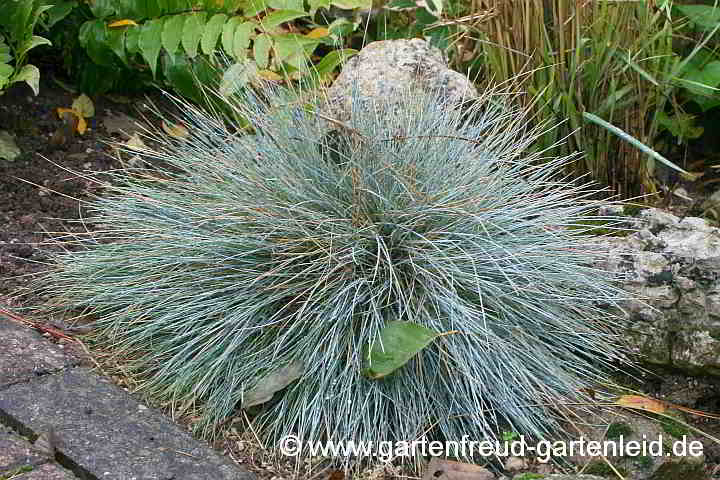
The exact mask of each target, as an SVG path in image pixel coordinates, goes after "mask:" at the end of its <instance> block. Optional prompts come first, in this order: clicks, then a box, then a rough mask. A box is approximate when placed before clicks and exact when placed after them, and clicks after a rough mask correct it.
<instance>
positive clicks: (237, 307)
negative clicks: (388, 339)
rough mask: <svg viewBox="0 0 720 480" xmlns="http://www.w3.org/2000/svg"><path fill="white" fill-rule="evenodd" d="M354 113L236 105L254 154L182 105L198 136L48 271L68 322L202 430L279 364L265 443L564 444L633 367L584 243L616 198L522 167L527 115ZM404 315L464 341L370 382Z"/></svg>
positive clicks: (490, 110) (127, 188) (287, 102)
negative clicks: (572, 421)
mask: <svg viewBox="0 0 720 480" xmlns="http://www.w3.org/2000/svg"><path fill="white" fill-rule="evenodd" d="M500 93H502V92H500ZM352 96H353V99H352V100H353V101H352V102H351V105H352V107H351V111H350V113H349V115H348V117H349V119H347V120H344V121H338V120H337V119H333V118H330V117H328V115H327V114H324V113H322V112H323V111H324V110H323V107H322V105H323V100H322V95H317V96H316V97H313V98H308V96H307V95H306V94H305V96H303V95H300V94H297V92H295V93H293V92H290V91H288V90H283V89H281V88H277V87H273V88H271V87H268V89H265V90H263V91H262V92H261V93H248V94H246V95H244V96H242V97H241V98H239V99H237V100H232V99H225V100H223V101H224V102H226V106H227V107H229V108H231V109H233V110H234V111H235V112H236V113H237V114H238V115H239V116H242V117H243V118H246V119H247V120H248V122H249V124H251V125H252V126H253V128H252V132H251V133H248V134H246V135H239V134H238V133H237V132H231V131H228V130H227V129H226V128H225V126H224V124H223V122H222V121H221V120H220V119H219V118H217V117H216V116H213V115H211V114H208V113H204V112H201V111H198V110H195V109H193V108H192V107H190V106H185V108H184V109H185V111H186V116H185V117H184V122H185V123H186V125H187V126H188V130H189V132H190V135H189V136H188V137H187V138H171V137H164V136H163V135H157V136H156V138H155V140H157V141H160V142H162V144H161V145H160V146H159V147H158V148H156V149H154V150H152V151H150V150H148V151H145V152H144V153H143V155H144V157H145V158H146V159H147V160H149V161H152V162H156V163H157V161H158V160H159V161H160V163H159V164H160V165H162V166H156V167H154V168H148V169H128V170H124V171H120V172H117V173H116V174H115V178H114V179H113V180H112V181H111V182H108V183H107V185H106V187H107V188H108V189H109V190H110V192H109V193H108V194H105V195H103V196H101V197H99V198H97V199H95V200H94V201H93V202H92V203H91V209H92V218H87V219H85V222H88V223H90V224H94V225H103V228H102V229H99V230H96V231H91V232H90V233H88V234H87V235H86V236H74V237H66V238H64V239H61V240H63V241H66V242H71V243H72V242H74V243H75V244H76V245H75V246H76V247H78V246H79V247H80V248H74V249H68V251H67V252H65V253H63V254H61V255H59V256H58V257H57V258H56V260H57V267H56V268H55V269H54V270H53V271H52V272H51V273H50V275H49V276H48V278H47V288H48V291H49V293H50V294H51V295H52V298H54V301H55V303H56V304H57V305H61V306H69V307H71V308H74V309H80V310H81V311H84V312H87V314H88V315H92V318H93V319H94V326H95V331H94V334H93V335H94V340H95V342H97V346H98V347H99V348H102V349H103V350H104V351H107V352H110V353H112V354H113V355H114V359H115V361H118V362H120V363H122V364H123V365H124V369H125V371H127V372H129V373H131V374H132V375H133V376H134V377H135V378H136V379H137V381H138V382H139V383H138V385H139V387H140V390H141V391H142V392H144V393H146V394H147V395H149V396H150V397H151V398H154V399H156V400H157V401H158V402H164V403H166V404H169V405H171V407H172V408H173V410H174V411H175V412H176V413H179V412H192V413H193V414H198V415H199V420H198V423H197V424H196V426H197V428H198V429H199V430H200V431H201V432H202V433H203V434H205V435H209V436H210V435H212V434H213V433H215V432H217V431H218V428H219V425H221V424H222V422H223V421H225V420H226V419H228V418H229V417H231V416H232V415H234V414H235V413H236V412H237V411H238V409H241V408H242V407H243V401H244V396H245V395H247V394H248V392H250V391H252V390H253V389H254V388H255V387H257V386H258V385H261V384H263V382H267V381H268V378H270V377H272V375H273V374H277V372H282V371H283V369H284V368H286V367H288V366H292V367H293V368H297V367H298V366H300V367H299V368H300V374H299V376H298V378H297V379H295V380H294V381H292V382H290V383H289V385H287V387H286V388H285V389H284V390H283V391H282V392H280V393H278V395H277V396H276V397H275V398H274V399H273V401H271V402H268V403H266V404H264V406H260V408H261V410H262V411H261V412H260V413H259V414H258V415H257V416H256V417H255V418H254V423H255V427H254V428H255V431H257V432H258V433H260V434H262V435H264V436H265V438H268V439H271V440H277V439H278V438H280V437H281V436H283V435H285V434H289V433H294V434H297V435H299V436H300V437H301V438H303V439H305V440H315V441H320V440H334V441H343V440H345V441H346V440H355V441H359V440H364V441H393V440H413V439H417V438H419V437H420V436H422V435H424V434H425V433H426V432H431V433H433V434H437V435H438V436H439V437H441V438H447V439H453V440H460V439H461V438H462V437H463V435H468V436H469V438H470V439H487V438H496V435H497V428H498V425H503V428H505V429H506V430H507V429H510V430H511V431H515V432H519V433H527V434H531V435H534V436H536V437H544V436H546V435H548V434H550V433H552V432H554V431H556V429H558V428H560V423H559V419H560V417H561V416H562V415H560V414H559V411H560V407H561V406H562V405H563V404H566V403H567V402H574V401H579V400H582V399H584V398H585V396H584V393H583V392H584V391H588V390H584V389H587V388H589V387H594V386H595V385H596V382H599V381H603V379H604V378H605V368H606V367H608V366H611V365H612V364H613V362H615V361H617V360H621V359H622V358H623V355H622V353H621V351H620V349H619V348H618V346H617V344H616V342H615V336H614V330H613V324H614V323H616V322H617V318H616V317H614V316H613V315H612V314H609V313H608V309H607V306H609V305H615V304H616V303H617V301H618V300H619V299H620V298H621V297H623V295H624V294H623V293H622V290H620V289H619V288H617V287H616V285H615V283H616V280H617V279H616V278H615V277H614V274H612V273H609V272H606V271H604V270H602V269H599V268H597V267H595V266H593V265H594V264H593V262H594V261H595V260H597V259H599V258H600V257H601V256H602V255H603V254H604V253H605V252H604V251H603V249H602V248H601V247H600V246H599V244H598V243H597V242H593V241H592V240H591V237H590V236H588V235H587V232H588V231H590V230H592V229H594V228H596V227H595V225H594V224H593V222H592V220H598V218H599V217H597V216H596V213H595V212H596V211H597V209H598V207H600V206H601V205H603V204H605V202H604V201H602V200H598V199H597V198H598V191H596V190H594V189H593V188H592V187H590V186H588V185H581V184H578V183H570V182H567V181H565V180H564V179H563V178H562V175H561V172H562V171H563V169H564V168H565V167H566V165H567V163H568V162H570V161H573V160H574V157H566V158H554V159H548V158H544V159H542V162H537V160H539V158H540V156H541V155H542V153H538V152H535V153H531V154H528V153H527V152H528V151H529V148H528V147H530V146H531V145H532V143H533V141H534V140H535V139H536V138H537V136H538V135H540V134H542V133H543V132H544V129H543V128H542V127H538V128H530V127H528V125H527V118H526V111H524V110H522V109H518V108H515V107H513V101H512V96H508V95H501V94H498V92H493V91H488V92H486V93H484V94H482V95H481V97H480V98H478V99H476V101H475V102H474V103H473V105H472V106H471V107H469V109H456V108H454V106H453V105H449V104H447V102H446V101H444V100H443V99H442V98H441V97H440V96H439V95H433V94H428V95H421V94H418V93H417V92H413V91H410V90H408V93H407V95H406V97H405V98H403V99H401V100H400V101H399V102H397V101H396V102H395V103H394V107H389V106H388V105H386V104H385V103H384V102H382V101H380V100H377V101H375V102H373V101H368V100H367V99H362V98H361V95H360V93H359V92H353V93H352ZM395 100H397V99H395ZM589 220H591V221H590V222H588V221H589ZM605 220H607V218H605ZM583 225H587V226H586V227H583ZM77 244H79V245H77ZM398 320H399V321H406V322H414V323H416V324H419V325H422V326H424V327H426V328H429V329H431V330H433V331H436V332H438V333H447V332H454V333H452V334H446V335H442V336H440V337H438V338H437V339H436V340H435V341H434V342H432V343H431V344H430V345H428V346H427V347H426V348H424V349H422V350H421V351H420V352H419V353H418V354H417V355H416V356H414V357H413V358H412V359H411V360H410V361H409V362H408V363H407V364H405V365H404V366H402V367H401V368H399V369H398V370H397V371H395V372H394V373H392V374H391V375H388V376H387V377H384V378H382V379H371V378H368V377H367V376H365V375H363V369H364V367H365V366H366V365H365V363H366V357H365V352H367V349H368V346H369V345H373V344H375V342H376V341H377V340H378V338H380V334H381V331H382V329H383V327H384V326H385V325H387V324H388V322H391V321H398ZM276 376H277V375H276Z"/></svg>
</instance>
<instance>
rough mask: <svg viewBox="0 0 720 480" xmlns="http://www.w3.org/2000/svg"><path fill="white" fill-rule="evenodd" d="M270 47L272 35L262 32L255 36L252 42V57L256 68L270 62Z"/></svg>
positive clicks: (265, 66)
mask: <svg viewBox="0 0 720 480" xmlns="http://www.w3.org/2000/svg"><path fill="white" fill-rule="evenodd" d="M271 48H272V37H270V35H268V34H267V33H262V34H260V35H258V36H257V38H255V42H254V43H253V57H255V63H257V66H258V68H261V69H262V68H267V67H268V64H269V62H270V49H271Z"/></svg>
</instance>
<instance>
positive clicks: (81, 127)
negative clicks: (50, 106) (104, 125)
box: [57, 107, 87, 135]
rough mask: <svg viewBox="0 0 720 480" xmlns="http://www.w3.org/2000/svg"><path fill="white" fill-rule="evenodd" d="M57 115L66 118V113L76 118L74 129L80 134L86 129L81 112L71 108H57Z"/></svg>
mask: <svg viewBox="0 0 720 480" xmlns="http://www.w3.org/2000/svg"><path fill="white" fill-rule="evenodd" d="M57 114H58V117H60V118H62V119H63V120H65V119H66V118H67V115H66V114H70V115H72V116H73V117H75V118H76V119H77V125H76V126H75V130H76V131H77V132H78V133H79V134H80V135H83V134H84V133H85V131H86V130H87V122H86V121H85V119H84V118H83V116H82V114H81V113H80V112H78V111H77V110H75V109H73V108H60V107H59V108H58V109H57Z"/></svg>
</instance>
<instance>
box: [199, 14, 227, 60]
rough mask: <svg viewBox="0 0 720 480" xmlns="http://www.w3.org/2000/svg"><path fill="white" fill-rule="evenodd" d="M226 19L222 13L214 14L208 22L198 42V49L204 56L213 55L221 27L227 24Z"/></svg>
mask: <svg viewBox="0 0 720 480" xmlns="http://www.w3.org/2000/svg"><path fill="white" fill-rule="evenodd" d="M227 19H228V16H227V15H225V14H224V13H216V14H215V15H213V16H212V17H211V18H210V20H208V22H207V24H206V25H205V31H204V32H203V35H202V39H201V40H200V47H201V48H202V51H203V53H204V54H205V55H212V54H213V53H215V47H216V46H217V42H218V37H219V36H220V34H221V33H222V29H223V26H224V25H225V23H226V22H227Z"/></svg>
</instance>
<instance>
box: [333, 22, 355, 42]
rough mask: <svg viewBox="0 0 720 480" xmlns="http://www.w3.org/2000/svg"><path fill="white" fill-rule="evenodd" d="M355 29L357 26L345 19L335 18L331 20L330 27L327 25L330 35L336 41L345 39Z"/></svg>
mask: <svg viewBox="0 0 720 480" xmlns="http://www.w3.org/2000/svg"><path fill="white" fill-rule="evenodd" d="M356 28H357V24H356V23H354V22H351V21H350V20H348V19H346V18H337V19H335V20H333V21H332V23H331V24H330V25H328V30H329V31H330V35H331V36H332V37H333V38H335V39H336V40H337V39H340V38H345V37H347V36H348V35H350V34H351V33H352V32H354V31H355V29H356Z"/></svg>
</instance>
